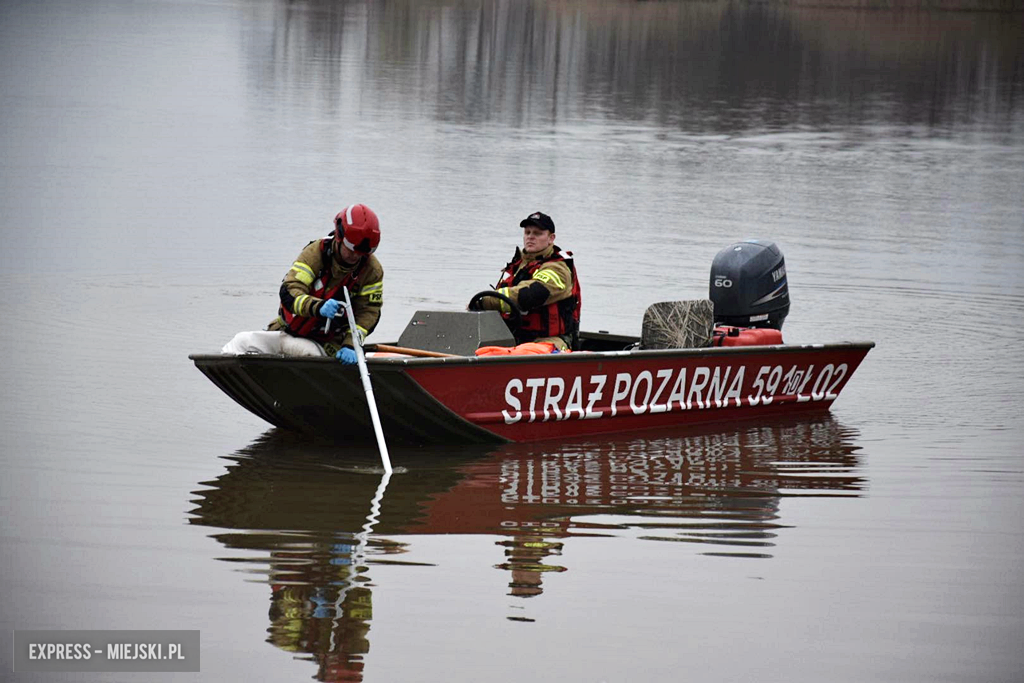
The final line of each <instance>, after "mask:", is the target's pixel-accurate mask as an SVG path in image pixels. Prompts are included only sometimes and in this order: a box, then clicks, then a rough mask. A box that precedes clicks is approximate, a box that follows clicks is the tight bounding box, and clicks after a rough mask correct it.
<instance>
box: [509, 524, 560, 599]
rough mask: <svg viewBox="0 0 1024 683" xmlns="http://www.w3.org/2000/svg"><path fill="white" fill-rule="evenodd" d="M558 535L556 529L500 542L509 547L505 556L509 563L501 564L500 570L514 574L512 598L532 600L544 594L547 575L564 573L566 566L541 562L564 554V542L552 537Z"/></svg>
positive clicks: (538, 530)
mask: <svg viewBox="0 0 1024 683" xmlns="http://www.w3.org/2000/svg"><path fill="white" fill-rule="evenodd" d="M555 533H557V532H556V531H555V530H551V531H548V530H542V529H536V530H533V533H529V534H520V535H516V536H514V537H513V538H512V539H510V540H507V541H498V545H503V546H505V557H507V558H508V561H507V562H505V563H504V564H499V565H498V569H509V570H511V571H512V581H511V582H510V583H509V584H508V586H509V588H511V589H512V591H511V592H510V593H509V595H514V596H516V597H519V598H532V597H534V596H535V595H540V594H541V593H543V592H544V589H543V588H542V587H541V583H542V582H543V574H544V573H545V572H564V571H565V567H560V566H558V565H554V564H544V563H543V562H541V560H543V559H544V558H545V557H548V556H549V555H561V554H562V543H561V542H560V541H555V540H553V539H551V538H549V537H548V535H554V534H555Z"/></svg>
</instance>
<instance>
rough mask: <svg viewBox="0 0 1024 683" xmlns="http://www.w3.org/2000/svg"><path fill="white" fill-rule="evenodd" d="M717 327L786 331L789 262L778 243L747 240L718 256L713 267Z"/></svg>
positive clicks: (712, 295) (712, 297)
mask: <svg viewBox="0 0 1024 683" xmlns="http://www.w3.org/2000/svg"><path fill="white" fill-rule="evenodd" d="M710 299H711V301H712V302H713V303H714V304H715V324H716V325H734V326H736V327H770V328H773V329H776V330H781V329H782V323H783V321H784V320H785V319H786V315H787V314H788V313H789V286H788V285H787V282H786V259H785V258H783V256H782V252H781V251H780V250H779V248H778V247H777V246H775V242H768V241H765V240H747V241H745V242H737V243H736V244H732V245H730V246H728V247H726V248H725V249H723V250H722V251H720V252H718V254H717V255H716V256H715V260H714V261H712V263H711V291H710Z"/></svg>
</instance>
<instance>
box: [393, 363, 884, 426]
mask: <svg viewBox="0 0 1024 683" xmlns="http://www.w3.org/2000/svg"><path fill="white" fill-rule="evenodd" d="M869 348H870V346H867V347H864V346H855V345H837V346H836V347H823V346H819V347H786V346H779V347H745V348H737V349H722V350H721V351H719V350H714V351H712V350H710V349H707V350H703V353H701V352H696V353H688V354H686V355H682V354H680V353H679V352H658V351H652V352H632V353H629V352H623V353H622V354H621V355H614V354H577V356H576V357H573V358H572V359H571V360H569V359H564V360H560V362H544V361H546V360H548V357H542V359H541V360H533V362H525V363H523V362H520V363H515V362H510V363H509V362H506V363H491V364H487V365H468V364H467V365H463V366H457V367H440V366H432V367H415V368H410V369H409V376H410V377H411V378H412V379H413V380H414V381H415V382H416V383H417V384H418V385H419V386H421V387H422V388H423V390H424V391H426V392H427V393H428V394H430V395H431V396H432V397H433V398H434V399H435V400H437V401H439V402H440V403H442V404H443V405H444V406H445V407H447V408H448V409H449V410H451V411H452V412H453V413H455V414H457V415H459V416H460V417H462V418H463V419H464V420H466V421H468V422H471V423H473V424H474V425H476V426H478V427H480V428H482V429H486V430H488V431H490V432H493V433H494V434H497V435H499V436H500V437H502V438H504V439H507V440H509V441H538V440H543V439H559V438H570V437H577V436H584V435H593V434H610V433H619V432H633V431H639V430H643V429H656V428H664V427H670V426H674V425H680V424H706V423H711V422H724V421H732V420H745V419H756V418H759V417H762V416H763V417H768V416H772V415H778V414H781V413H785V414H792V413H797V412H802V411H808V410H824V409H827V408H828V407H829V406H830V405H831V404H832V402H833V401H834V400H835V399H836V398H837V397H838V395H839V392H840V391H842V389H843V387H844V386H846V383H847V382H848V381H849V379H850V377H851V375H852V374H853V372H854V371H855V370H856V369H857V367H858V366H859V365H860V362H861V361H862V360H863V358H864V356H865V354H866V353H867V351H868V349H869ZM723 351H725V353H723Z"/></svg>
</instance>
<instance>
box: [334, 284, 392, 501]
mask: <svg viewBox="0 0 1024 683" xmlns="http://www.w3.org/2000/svg"><path fill="white" fill-rule="evenodd" d="M341 290H342V291H343V292H345V315H346V316H348V329H349V332H350V333H351V334H352V348H353V349H355V352H356V364H357V365H359V378H360V379H362V380H363V391H365V392H366V403H367V406H368V407H369V408H370V421H371V422H373V433H374V434H375V435H376V436H377V448H378V450H380V462H381V464H382V465H384V473H385V474H391V472H392V469H391V457H390V456H389V455H388V446H387V444H386V443H384V430H383V429H381V426H380V415H378V414H377V399H375V398H374V397H373V386H372V385H371V384H370V371H369V370H368V369H367V368H366V356H364V355H363V340H362V339H360V338H359V328H358V327H356V314H355V313H354V312H353V311H352V299H351V298H350V297H349V295H348V287H344V286H343V287H342V288H341ZM384 485H385V486H386V485H387V480H386V479H385V482H384Z"/></svg>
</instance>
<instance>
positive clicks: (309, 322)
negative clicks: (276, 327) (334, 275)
mask: <svg viewBox="0 0 1024 683" xmlns="http://www.w3.org/2000/svg"><path fill="white" fill-rule="evenodd" d="M333 234H334V233H331V235H333ZM331 235H328V236H327V237H325V238H324V239H322V240H320V264H321V265H320V272H319V273H317V276H316V279H315V280H313V282H312V284H310V286H309V293H310V295H311V296H315V297H317V298H319V299H324V300H325V301H326V300H327V299H333V298H335V296H334V295H335V294H338V293H339V292H340V291H341V288H342V287H343V286H344V287H348V290H349V292H350V293H351V292H352V286H353V285H355V284H356V283H357V282H358V281H359V276H360V275H361V274H362V272H363V268H364V267H365V266H366V264H367V262H368V260H369V259H367V258H366V257H363V258H361V259H359V263H358V264H357V265H356V267H355V268H353V269H352V271H351V272H349V273H348V274H347V275H345V277H343V278H342V279H341V280H340V281H339V282H338V283H337V284H336V285H335V286H334V287H332V288H330V289H325V288H326V286H327V283H328V282H329V281H330V279H331V264H332V263H333V259H334V239H333V237H331ZM282 291H284V285H282ZM343 299H344V297H342V298H341V299H339V301H340V300H343ZM277 314H278V315H279V316H280V318H281V320H282V321H284V331H285V332H287V333H288V334H290V335H292V336H293V337H304V338H306V339H312V340H313V341H316V342H320V343H324V342H328V341H330V340H332V339H334V338H335V337H342V336H344V335H345V333H346V332H348V320H347V319H346V318H340V319H338V320H336V321H334V322H333V323H331V329H330V332H327V333H324V327H326V326H327V320H326V319H324V318H321V317H320V316H313V317H311V318H310V317H306V316H302V315H296V314H294V313H292V312H291V311H290V310H288V308H287V307H286V306H285V305H284V303H283V302H282V304H281V306H280V307H279V308H278V311H277Z"/></svg>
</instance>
